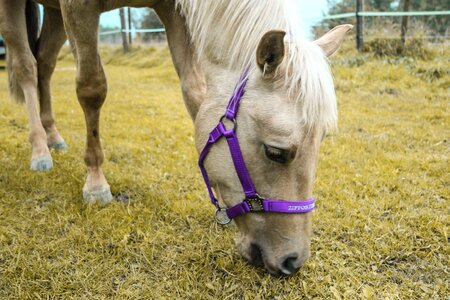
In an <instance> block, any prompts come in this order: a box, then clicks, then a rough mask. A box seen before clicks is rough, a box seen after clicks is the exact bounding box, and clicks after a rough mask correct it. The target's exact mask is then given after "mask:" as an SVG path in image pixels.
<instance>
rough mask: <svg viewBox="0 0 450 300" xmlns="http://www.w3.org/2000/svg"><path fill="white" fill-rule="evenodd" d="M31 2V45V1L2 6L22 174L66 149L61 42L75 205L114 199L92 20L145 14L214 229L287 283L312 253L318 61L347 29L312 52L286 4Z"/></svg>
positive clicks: (321, 106) (324, 103)
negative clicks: (21, 118)
mask: <svg viewBox="0 0 450 300" xmlns="http://www.w3.org/2000/svg"><path fill="white" fill-rule="evenodd" d="M37 2H39V3H41V4H43V5H44V7H45V14H44V21H43V28H42V31H41V33H40V36H39V38H38V36H37V33H38V31H37V30H36V24H37V23H36V21H33V20H36V8H35V6H34V3H33V2H30V1H26V0H15V1H10V0H0V33H1V34H2V35H3V37H4V39H5V42H6V45H7V47H8V51H9V52H8V54H9V55H8V56H9V58H8V69H9V79H10V86H11V93H12V94H13V96H15V97H16V98H19V99H20V98H23V99H24V100H25V102H26V105H27V109H28V114H29V120H30V142H31V144H32V160H31V169H33V170H45V169H49V168H51V166H52V162H51V156H50V152H49V150H48V148H49V147H50V148H65V147H67V146H66V144H65V143H64V140H63V138H62V137H61V136H60V135H59V133H58V131H57V129H56V127H55V123H54V118H53V115H52V111H51V104H50V102H51V98H50V90H49V82H50V77H51V74H52V72H53V70H54V67H55V61H56V56H57V53H58V51H59V49H60V47H61V46H62V44H63V43H64V41H65V40H66V36H67V37H68V39H69V41H70V45H71V47H72V49H73V54H74V56H75V59H76V64H77V75H76V93H77V96H78V101H79V103H80V105H81V107H82V109H83V112H84V114H85V118H86V129H87V147H86V152H85V156H84V159H85V162H86V165H87V178H86V182H85V185H84V188H83V197H84V200H85V201H94V200H101V201H111V199H112V195H111V192H110V187H109V185H108V183H107V181H106V178H105V176H104V174H103V171H102V168H101V165H102V163H103V152H102V148H101V145H100V128H99V117H100V110H101V107H102V104H103V102H104V101H105V98H106V92H107V84H106V78H105V74H104V71H103V66H102V63H101V60H100V56H99V53H98V25H99V16H100V14H101V13H102V12H104V11H108V10H111V9H115V8H118V7H122V6H132V7H152V8H154V9H155V11H156V12H157V14H158V15H159V17H160V18H161V21H162V22H163V23H164V25H165V28H166V32H167V40H168V43H169V48H170V51H171V55H172V59H173V63H174V65H175V69H176V71H177V74H178V76H179V79H180V83H181V90H182V94H183V99H184V102H185V104H186V107H187V110H188V112H189V114H190V116H191V118H192V120H193V121H194V123H195V142H196V146H197V149H198V151H199V152H200V153H201V159H200V166H201V168H202V173H203V175H204V177H205V181H206V184H207V187H208V191H209V192H210V197H211V200H212V201H213V203H214V204H216V206H217V207H218V211H217V212H218V217H217V218H218V221H219V222H222V221H223V220H220V218H221V217H220V215H222V218H223V217H224V216H225V219H226V220H225V223H226V222H228V221H229V219H231V218H235V219H234V220H235V223H236V225H237V229H238V232H237V238H236V243H237V248H238V250H239V252H240V253H241V254H242V255H243V256H244V257H245V258H246V259H247V260H249V261H250V262H251V263H255V264H263V265H264V266H265V267H266V269H267V270H268V271H269V272H270V273H272V274H286V275H288V274H292V273H294V272H295V271H296V270H297V269H298V268H299V267H300V266H302V265H303V264H304V262H305V260H306V259H307V258H308V257H309V255H310V254H309V253H310V250H309V249H310V235H311V223H312V220H311V219H312V214H311V212H310V211H311V209H312V207H313V202H314V200H313V198H312V190H313V181H314V177H315V172H316V166H317V161H318V154H319V145H320V143H321V141H322V139H323V138H324V136H325V135H326V133H327V131H329V130H333V128H335V126H336V123H337V104H336V96H335V91H334V85H333V80H332V75H331V72H330V69H329V66H328V63H327V56H330V55H331V54H333V53H334V52H335V51H336V50H337V49H338V48H339V46H340V44H341V42H342V40H343V38H344V36H345V33H346V32H347V31H348V30H350V29H351V27H352V26H351V25H342V26H338V27H336V28H334V29H333V30H331V31H330V32H328V33H327V34H325V35H324V36H323V37H321V38H319V39H318V40H316V41H314V42H309V41H307V40H305V39H304V38H303V37H302V35H301V34H300V33H299V32H298V30H299V29H298V25H297V20H296V17H297V16H296V15H295V11H296V9H295V8H294V7H293V6H292V5H293V4H292V3H291V2H292V1H289V0H283V1H282V0H217V1H196V0H114V1H113V0H77V1H75V0H38V1H37ZM24 12H26V13H24ZM26 16H27V17H26ZM231 95H232V96H231ZM230 96H231V101H229V99H230ZM38 103H39V104H40V114H39V113H38ZM227 105H228V106H227ZM226 107H227V108H228V109H227V110H226V113H225V115H224V111H225V108H226ZM238 108H239V113H237V109H238ZM221 116H223V117H222V118H221ZM219 119H221V121H220V122H219V125H217V121H218V120H219ZM233 122H234V123H235V124H234V125H233ZM236 124H238V126H236ZM216 125H217V126H216ZM212 129H214V130H213V131H212V132H211V130H212ZM222 137H223V138H222ZM238 138H239V140H238ZM205 145H206V147H205V148H204V146H205ZM213 145H214V146H213ZM202 149H203V150H202ZM230 152H231V154H230ZM206 154H208V155H207V156H206ZM243 189H244V193H245V200H244V201H242V199H243V198H244V197H243V195H242V194H243ZM213 190H214V192H215V193H214V192H213ZM256 190H257V191H258V193H256ZM215 195H217V199H216V196H215ZM267 199H281V200H267ZM305 199H309V200H308V201H307V202H302V201H303V200H305ZM292 200H294V201H292ZM302 203H303V204H302ZM305 203H308V205H306V204H305ZM224 207H226V208H228V209H226V210H225V208H224ZM224 212H226V215H224V214H223V213H224ZM247 212H250V213H247ZM292 212H293V213H292Z"/></svg>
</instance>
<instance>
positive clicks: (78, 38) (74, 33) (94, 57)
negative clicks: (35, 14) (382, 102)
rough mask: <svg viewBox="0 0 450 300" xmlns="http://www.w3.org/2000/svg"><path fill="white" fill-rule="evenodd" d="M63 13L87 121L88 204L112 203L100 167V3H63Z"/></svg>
mask: <svg viewBox="0 0 450 300" xmlns="http://www.w3.org/2000/svg"><path fill="white" fill-rule="evenodd" d="M60 4H61V11H62V16H63V20H64V27H65V29H66V33H67V36H68V38H69V41H70V43H71V45H72V48H73V49H74V53H75V58H76V61H77V79H76V89H77V96H78V101H79V102H80V105H81V107H82V108H83V112H84V115H85V120H86V130H87V146H86V151H85V155H84V161H85V163H86V165H87V169H88V174H87V178H86V183H85V185H84V187H83V198H84V200H85V201H88V202H90V201H96V200H100V201H105V202H109V201H111V200H112V194H111V191H110V188H109V185H108V183H107V181H106V178H105V176H104V175H103V171H102V169H101V165H102V163H103V159H104V155H103V151H102V148H101V144H100V131H99V118H100V109H101V107H102V105H103V102H104V101H105V98H106V91H107V84H106V77H105V74H104V71H103V67H102V64H101V61H100V56H99V54H98V50H97V49H98V48H97V42H98V37H97V34H98V23H99V16H100V9H99V4H98V1H72V0H61V1H60Z"/></svg>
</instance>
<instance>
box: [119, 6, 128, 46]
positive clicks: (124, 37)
mask: <svg viewBox="0 0 450 300" xmlns="http://www.w3.org/2000/svg"><path fill="white" fill-rule="evenodd" d="M119 14H120V28H121V29H122V30H121V31H122V46H123V52H125V53H126V52H128V39H127V33H126V32H125V29H126V26H127V25H126V23H125V11H124V9H123V8H121V9H120V11H119Z"/></svg>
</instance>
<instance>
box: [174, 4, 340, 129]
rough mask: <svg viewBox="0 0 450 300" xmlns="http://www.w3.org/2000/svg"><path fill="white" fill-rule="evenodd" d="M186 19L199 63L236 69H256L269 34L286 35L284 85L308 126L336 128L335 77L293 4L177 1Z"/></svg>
mask: <svg viewBox="0 0 450 300" xmlns="http://www.w3.org/2000/svg"><path fill="white" fill-rule="evenodd" d="M176 2H177V5H178V8H179V10H180V12H181V14H183V15H184V17H185V18H186V25H187V26H188V28H189V31H190V35H191V39H192V42H193V44H194V46H195V47H196V50H197V53H198V57H199V60H200V61H201V60H203V59H207V60H208V61H210V62H213V63H215V64H220V65H223V66H225V67H227V68H229V69H232V70H244V69H245V68H246V67H247V66H249V65H250V66H251V67H253V68H256V59H255V57H256V49H257V46H258V43H259V42H260V39H261V37H262V36H263V35H264V33H266V32H267V31H269V30H272V29H282V30H284V31H286V32H287V37H286V44H287V46H288V51H287V57H286V58H285V60H286V63H287V68H286V74H285V76H283V77H284V80H285V82H284V85H285V87H286V89H287V92H288V95H289V97H290V98H291V100H292V101H294V102H295V103H296V104H298V108H299V111H300V114H301V119H302V121H303V122H304V123H306V124H308V125H309V126H313V125H315V124H321V125H324V126H326V128H327V129H329V130H330V129H334V128H335V127H336V124H337V104H336V95H335V91H334V84H333V78H332V76H331V72H330V69H329V66H328V62H327V59H326V57H325V56H324V54H323V51H322V50H321V49H320V48H319V47H318V46H317V45H315V44H314V43H312V42H309V41H307V40H306V39H305V38H304V37H303V34H302V33H301V31H300V30H301V26H300V24H299V22H298V18H297V16H298V15H296V14H295V13H296V11H298V9H297V8H296V5H294V1H293V0H226V1H225V0H223V1H216V0H214V1H213V0H176Z"/></svg>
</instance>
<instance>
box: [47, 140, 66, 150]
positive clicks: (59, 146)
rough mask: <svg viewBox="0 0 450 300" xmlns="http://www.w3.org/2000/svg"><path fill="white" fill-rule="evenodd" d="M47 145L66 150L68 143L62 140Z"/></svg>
mask: <svg viewBox="0 0 450 300" xmlns="http://www.w3.org/2000/svg"><path fill="white" fill-rule="evenodd" d="M48 147H49V148H52V149H55V150H67V148H69V145H67V144H66V142H64V141H62V142H57V143H52V144H49V145H48Z"/></svg>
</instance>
